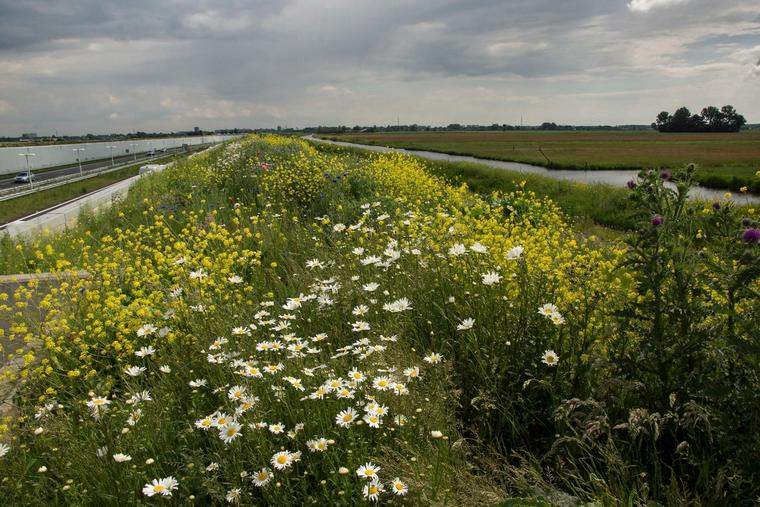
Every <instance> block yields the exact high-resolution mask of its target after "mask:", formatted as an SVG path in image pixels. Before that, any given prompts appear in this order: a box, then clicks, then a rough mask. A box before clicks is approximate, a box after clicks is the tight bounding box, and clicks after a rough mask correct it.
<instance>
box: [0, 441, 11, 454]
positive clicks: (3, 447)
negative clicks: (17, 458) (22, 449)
mask: <svg viewBox="0 0 760 507" xmlns="http://www.w3.org/2000/svg"><path fill="white" fill-rule="evenodd" d="M10 450H11V448H10V447H9V446H8V444H3V443H0V458H2V457H3V456H5V455H6V454H8V452H9V451H10Z"/></svg>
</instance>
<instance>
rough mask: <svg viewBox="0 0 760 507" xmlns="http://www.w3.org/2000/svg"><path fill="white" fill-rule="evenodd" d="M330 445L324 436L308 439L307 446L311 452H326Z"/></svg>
mask: <svg viewBox="0 0 760 507" xmlns="http://www.w3.org/2000/svg"><path fill="white" fill-rule="evenodd" d="M328 445H329V442H328V441H327V439H326V438H324V437H322V438H316V439H312V440H307V441H306V447H307V448H308V449H309V451H311V452H324V451H326V450H327V446H328Z"/></svg>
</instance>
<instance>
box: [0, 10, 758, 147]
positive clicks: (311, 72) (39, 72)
mask: <svg viewBox="0 0 760 507" xmlns="http://www.w3.org/2000/svg"><path fill="white" fill-rule="evenodd" d="M723 104H732V105H733V106H734V107H736V108H737V110H738V111H739V112H740V113H743V114H744V115H745V116H746V117H747V119H748V121H750V122H760V1H758V0H464V1H461V0H460V1H453V0H414V1H412V0H382V1H379V0H233V1H223V0H214V1H205V0H188V1H186V0H161V1H148V0H129V1H124V0H120V1H108V0H52V1H41V0H23V1H18V0H0V135H18V134H19V133H21V132H38V133H40V134H49V133H52V132H58V133H59V134H78V133H83V132H98V133H101V132H124V131H135V130H144V131H157V130H161V131H167V130H189V129H192V128H193V127H194V126H199V127H201V128H204V129H216V128H231V127H248V128H265V127H274V126H277V125H281V126H283V127H302V126H309V125H338V124H344V125H349V126H352V125H356V124H358V125H373V124H377V125H386V124H395V123H396V121H397V120H398V121H400V122H401V123H402V124H412V123H417V124H423V125H427V124H431V125H446V124H449V123H464V124H470V123H477V124H492V123H499V124H502V123H508V124H517V123H519V122H520V118H521V117H522V118H523V122H524V123H525V124H538V123H541V122H544V121H553V122H556V123H562V124H576V125H596V124H613V125H618V124H648V123H651V122H652V121H653V120H654V117H655V116H656V114H657V113H658V112H660V111H662V110H670V111H672V110H674V109H676V108H677V107H679V106H682V105H685V106H687V107H689V108H690V109H692V111H697V112H698V111H699V110H700V109H701V108H702V107H703V106H706V105H718V106H721V105H723Z"/></svg>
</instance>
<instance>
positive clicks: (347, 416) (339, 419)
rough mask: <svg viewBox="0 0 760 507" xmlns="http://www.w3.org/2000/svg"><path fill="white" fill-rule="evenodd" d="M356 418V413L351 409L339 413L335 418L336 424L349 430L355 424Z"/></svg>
mask: <svg viewBox="0 0 760 507" xmlns="http://www.w3.org/2000/svg"><path fill="white" fill-rule="evenodd" d="M356 417H357V414H356V411H355V410H354V409H353V408H351V407H349V408H347V409H345V410H341V411H340V412H338V415H336V416H335V424H337V425H338V426H340V427H341V428H348V427H350V426H351V425H352V424H353V423H354V421H355V420H356Z"/></svg>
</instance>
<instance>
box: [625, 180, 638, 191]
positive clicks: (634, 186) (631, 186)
mask: <svg viewBox="0 0 760 507" xmlns="http://www.w3.org/2000/svg"><path fill="white" fill-rule="evenodd" d="M627 185H628V188H630V189H631V190H633V189H634V188H636V182H635V181H633V180H630V181H629V182H628V183H627Z"/></svg>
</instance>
